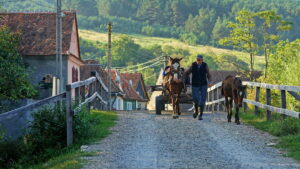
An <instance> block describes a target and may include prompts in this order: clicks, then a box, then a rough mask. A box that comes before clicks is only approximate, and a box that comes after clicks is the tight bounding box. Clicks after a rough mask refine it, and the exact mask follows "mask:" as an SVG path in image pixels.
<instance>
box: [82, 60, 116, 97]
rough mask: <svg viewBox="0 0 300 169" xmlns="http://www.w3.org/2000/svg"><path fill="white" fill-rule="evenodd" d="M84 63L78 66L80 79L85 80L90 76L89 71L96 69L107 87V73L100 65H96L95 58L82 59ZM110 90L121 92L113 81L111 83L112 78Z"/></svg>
mask: <svg viewBox="0 0 300 169" xmlns="http://www.w3.org/2000/svg"><path fill="white" fill-rule="evenodd" d="M84 63H85V65H84V66H81V67H80V73H81V74H80V78H81V80H85V79H87V78H89V77H91V72H92V71H96V72H97V73H98V74H99V76H100V78H101V79H102V80H103V82H104V83H105V85H106V86H107V87H108V82H109V81H108V78H107V77H108V75H107V72H106V71H105V70H104V69H102V68H101V67H100V66H97V64H99V62H98V61H96V60H85V61H84ZM111 91H112V92H115V93H117V92H121V90H120V89H119V87H118V86H116V85H115V83H113V80H112V82H111Z"/></svg>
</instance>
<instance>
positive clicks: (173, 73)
mask: <svg viewBox="0 0 300 169" xmlns="http://www.w3.org/2000/svg"><path fill="white" fill-rule="evenodd" d="M181 60H182V58H180V59H178V58H174V59H173V58H172V57H170V59H169V68H168V69H169V71H168V72H167V74H166V77H165V78H166V79H165V80H166V89H167V90H168V93H169V96H170V100H171V103H172V106H173V118H174V119H176V118H178V117H179V115H180V108H179V102H180V93H181V91H182V90H183V88H184V83H183V82H184V81H183V79H184V77H183V76H184V71H182V68H181V67H180V61H181Z"/></svg>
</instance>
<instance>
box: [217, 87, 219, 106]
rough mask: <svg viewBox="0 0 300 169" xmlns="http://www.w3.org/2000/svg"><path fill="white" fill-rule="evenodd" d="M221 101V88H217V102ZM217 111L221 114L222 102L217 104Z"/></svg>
mask: <svg viewBox="0 0 300 169" xmlns="http://www.w3.org/2000/svg"><path fill="white" fill-rule="evenodd" d="M219 99H220V88H219V87H218V88H217V100H219ZM217 111H218V112H220V102H218V103H217Z"/></svg>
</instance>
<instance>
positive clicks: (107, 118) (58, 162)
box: [18, 110, 118, 169]
mask: <svg viewBox="0 0 300 169" xmlns="http://www.w3.org/2000/svg"><path fill="white" fill-rule="evenodd" d="M91 115H92V118H99V119H100V120H101V122H100V123H99V124H98V125H96V126H94V128H93V129H92V130H94V135H93V137H90V138H87V139H86V140H83V142H82V143H84V144H89V143H93V142H95V141H99V140H101V139H103V138H105V137H106V136H108V135H109V134H110V133H111V132H110V130H109V129H110V128H111V127H113V126H114V125H115V123H116V120H117V118H118V117H117V113H116V112H107V111H95V110H93V111H92V112H91ZM80 146H81V144H74V145H72V146H71V147H68V148H66V149H64V150H58V151H57V152H55V153H57V154H58V156H56V157H54V158H52V159H49V160H48V161H47V162H45V163H41V164H37V165H34V166H18V168H28V169H79V168H81V167H82V166H83V165H84V163H85V161H84V160H83V159H82V158H81V157H84V156H93V155H96V154H97V153H96V152H92V153H89V152H81V151H80Z"/></svg>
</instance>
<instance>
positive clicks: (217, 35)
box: [211, 17, 229, 45]
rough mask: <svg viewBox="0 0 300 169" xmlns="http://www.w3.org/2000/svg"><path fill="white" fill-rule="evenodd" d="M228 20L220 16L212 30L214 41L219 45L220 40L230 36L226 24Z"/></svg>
mask: <svg viewBox="0 0 300 169" xmlns="http://www.w3.org/2000/svg"><path fill="white" fill-rule="evenodd" d="M227 22H228V21H227V20H226V18H224V19H221V18H220V17H218V19H217V21H216V23H215V26H214V28H213V30H212V37H211V39H212V41H213V44H214V45H218V43H217V42H218V41H219V40H220V39H222V38H224V37H226V36H228V34H229V31H228V29H227V28H226V24H227Z"/></svg>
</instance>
